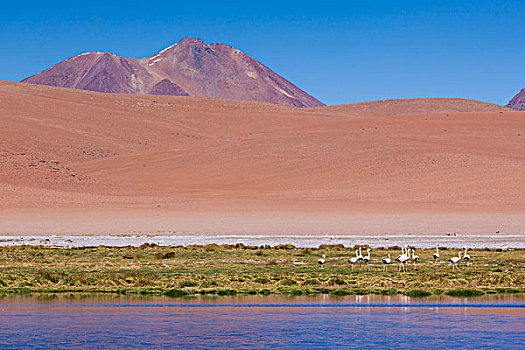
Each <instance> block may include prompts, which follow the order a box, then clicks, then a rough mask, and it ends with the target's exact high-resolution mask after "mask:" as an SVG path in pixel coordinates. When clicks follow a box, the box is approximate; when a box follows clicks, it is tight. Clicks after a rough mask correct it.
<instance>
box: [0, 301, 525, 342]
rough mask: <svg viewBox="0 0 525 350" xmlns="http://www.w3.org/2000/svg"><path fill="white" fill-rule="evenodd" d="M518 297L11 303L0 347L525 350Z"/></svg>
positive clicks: (0, 317)
mask: <svg viewBox="0 0 525 350" xmlns="http://www.w3.org/2000/svg"><path fill="white" fill-rule="evenodd" d="M524 330H525V297H524V296H523V295H518V296H509V295H495V296H484V297H480V298H471V299H465V298H449V297H442V296H441V297H431V298H421V299H418V298H408V297H405V296H390V297H384V296H372V295H368V296H348V297H331V296H327V295H323V296H314V297H304V296H303V297H279V296H267V297H264V296H253V297H252V296H244V297H196V298H182V299H170V298H164V297H145V298H142V297H113V296H104V295H102V296H97V297H93V296H85V297H83V296H78V295H77V296H56V297H50V296H42V297H39V296H28V297H24V296H8V297H3V298H2V299H0V344H1V348H6V349H7V348H9V349H10V348H27V347H32V348H37V349H43V348H56V349H65V348H68V349H80V348H83V349H86V348H91V349H102V348H116V349H119V348H135V349H140V348H186V349H209V348H229V349H231V348H234V349H253V348H260V349H262V348H277V349H327V348H331V349H348V348H360V349H363V348H374V349H410V348H418V349H436V348H448V347H452V346H453V347H458V348H462V349H483V348H494V347H496V346H497V347H500V348H504V349H523V348H525V335H524V333H525V332H524Z"/></svg>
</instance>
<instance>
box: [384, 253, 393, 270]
mask: <svg viewBox="0 0 525 350" xmlns="http://www.w3.org/2000/svg"><path fill="white" fill-rule="evenodd" d="M391 263H392V259H390V254H388V258H384V259H383V264H384V269H385V271H386V267H387V266H388V265H390V264H391Z"/></svg>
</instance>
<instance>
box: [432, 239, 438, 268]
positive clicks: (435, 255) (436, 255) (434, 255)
mask: <svg viewBox="0 0 525 350" xmlns="http://www.w3.org/2000/svg"><path fill="white" fill-rule="evenodd" d="M438 249H439V244H436V252H435V253H434V254H432V258H434V265H437V261H438V259H439V250H438Z"/></svg>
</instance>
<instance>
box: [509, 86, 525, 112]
mask: <svg viewBox="0 0 525 350" xmlns="http://www.w3.org/2000/svg"><path fill="white" fill-rule="evenodd" d="M507 107H509V108H512V109H515V110H517V111H525V89H522V90H521V91H520V92H519V93H518V94H517V95H516V96H514V97H513V98H512V100H510V102H509V104H508V105H507Z"/></svg>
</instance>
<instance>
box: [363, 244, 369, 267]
mask: <svg viewBox="0 0 525 350" xmlns="http://www.w3.org/2000/svg"><path fill="white" fill-rule="evenodd" d="M366 252H367V254H368V255H367V256H365V257H363V261H364V262H365V263H366V270H367V271H368V263H369V262H370V249H369V248H367V249H366Z"/></svg>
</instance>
